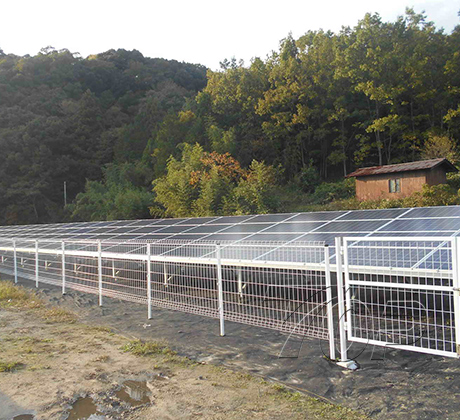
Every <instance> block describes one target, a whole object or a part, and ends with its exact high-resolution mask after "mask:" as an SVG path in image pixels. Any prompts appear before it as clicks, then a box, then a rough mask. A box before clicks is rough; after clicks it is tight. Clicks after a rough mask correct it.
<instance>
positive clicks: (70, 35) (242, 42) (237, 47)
mask: <svg viewBox="0 0 460 420" xmlns="http://www.w3.org/2000/svg"><path fill="white" fill-rule="evenodd" d="M407 1H411V2H410V3H404V2H401V0H384V1H374V0H348V1H345V0H327V1H320V0H303V1H299V0H277V1H273V0H263V1H261V0H227V1H225V2H224V1H221V0H187V1H184V0H175V1H167V0H161V1H158V0H150V1H139V0H131V1H126V0H124V1H119V0H111V1H106V0H92V1H88V0H79V1H78V2H77V1H76V2H70V1H64V0H58V1H55V0H42V1H37V0H32V1H31V0H23V1H20V2H19V1H13V0H4V1H3V2H2V4H1V6H0V16H1V17H2V19H1V22H2V23H1V24H0V48H1V49H3V51H4V52H5V53H7V54H16V55H25V54H30V55H35V54H36V53H38V52H39V51H40V49H41V48H43V47H46V46H53V47H55V48H56V49H62V48H67V49H68V50H70V51H71V52H74V53H76V52H78V53H80V54H81V55H82V56H83V57H86V56H88V55H90V54H97V53H101V52H104V51H107V50H109V49H112V48H114V49H118V48H124V49H127V50H132V49H136V50H138V51H140V52H141V53H142V54H143V55H144V56H146V57H162V58H167V59H175V60H178V61H186V62H191V63H199V64H203V65H205V66H207V67H209V68H211V69H214V70H215V69H218V68H219V63H220V62H221V61H223V60H224V59H225V58H228V59H230V58H232V57H236V58H237V59H243V60H244V61H245V63H247V64H249V62H250V60H251V58H253V57H260V58H263V59H264V58H266V56H267V54H269V53H270V52H271V51H273V50H277V49H278V45H279V41H280V40H281V39H283V38H285V37H286V36H287V35H288V34H289V33H290V32H291V33H292V35H293V37H294V38H298V37H300V36H301V35H303V34H304V33H305V32H306V31H308V30H317V29H320V28H322V29H324V30H332V31H334V32H338V31H340V29H341V27H342V26H352V27H353V26H355V25H356V24H357V22H358V20H360V19H362V18H363V17H364V14H365V13H367V12H372V13H375V12H376V13H379V14H380V16H381V17H382V19H383V20H384V21H394V20H395V19H396V18H397V16H399V15H402V14H404V10H405V7H406V6H409V7H413V8H414V9H415V11H416V12H417V13H420V12H422V11H425V14H426V15H427V20H429V21H433V22H434V23H435V25H436V27H437V28H438V29H439V28H444V30H445V31H446V32H448V33H450V32H451V31H452V30H453V28H454V27H455V26H456V25H458V24H460V18H459V16H458V11H459V10H460V0H407Z"/></svg>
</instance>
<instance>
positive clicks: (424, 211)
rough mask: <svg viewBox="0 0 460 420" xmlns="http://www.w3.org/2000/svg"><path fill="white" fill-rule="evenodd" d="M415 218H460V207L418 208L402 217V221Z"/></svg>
mask: <svg viewBox="0 0 460 420" xmlns="http://www.w3.org/2000/svg"><path fill="white" fill-rule="evenodd" d="M413 217H427V218H436V217H460V206H446V207H418V208H415V209H412V210H411V211H410V212H409V213H407V214H406V215H404V216H402V219H410V218H413Z"/></svg>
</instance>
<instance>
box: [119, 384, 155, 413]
mask: <svg viewBox="0 0 460 420" xmlns="http://www.w3.org/2000/svg"><path fill="white" fill-rule="evenodd" d="M150 395H151V392H150V389H149V387H148V385H147V381H132V380H129V381H124V382H123V384H122V388H121V389H120V390H119V391H117V392H116V393H115V396H116V397H117V398H118V399H119V400H121V401H123V402H125V403H128V404H130V405H131V406H132V407H136V406H138V405H142V404H147V403H149V402H150Z"/></svg>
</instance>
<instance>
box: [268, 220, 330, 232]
mask: <svg viewBox="0 0 460 420" xmlns="http://www.w3.org/2000/svg"><path fill="white" fill-rule="evenodd" d="M323 224H324V223H321V222H311V223H290V222H286V223H280V224H279V225H275V226H272V227H270V228H268V229H267V230H266V232H268V233H275V232H282V233H293V232H295V233H299V234H302V233H305V232H310V231H311V230H313V229H317V228H319V227H320V226H322V225H323Z"/></svg>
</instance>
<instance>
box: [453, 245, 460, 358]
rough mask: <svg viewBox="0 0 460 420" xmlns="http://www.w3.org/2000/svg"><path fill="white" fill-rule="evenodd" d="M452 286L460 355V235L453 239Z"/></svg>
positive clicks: (456, 341) (456, 336)
mask: <svg viewBox="0 0 460 420" xmlns="http://www.w3.org/2000/svg"><path fill="white" fill-rule="evenodd" d="M452 286H453V289H454V292H453V294H454V321H455V344H456V346H455V347H456V348H455V350H456V352H457V354H458V355H460V237H455V238H453V240H452Z"/></svg>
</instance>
